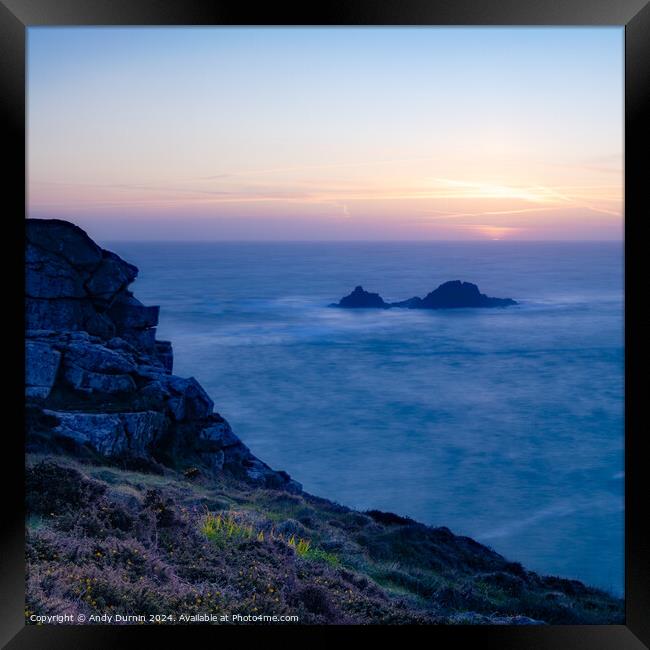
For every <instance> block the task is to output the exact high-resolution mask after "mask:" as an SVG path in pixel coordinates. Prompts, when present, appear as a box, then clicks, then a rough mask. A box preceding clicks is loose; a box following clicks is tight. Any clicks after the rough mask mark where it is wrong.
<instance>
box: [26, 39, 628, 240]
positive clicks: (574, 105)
mask: <svg viewBox="0 0 650 650" xmlns="http://www.w3.org/2000/svg"><path fill="white" fill-rule="evenodd" d="M28 120H29V122H28V179H29V185H28V198H29V214H30V215H31V216H40V217H61V218H69V219H71V220H73V221H75V222H76V223H79V224H80V225H82V226H83V227H84V228H86V229H87V230H88V231H89V233H90V234H91V235H94V236H97V237H99V238H103V239H143V238H147V236H150V237H152V238H163V239H165V238H169V239H174V238H184V239H206V238H207V239H366V238H370V239H423V238H425V239H483V238H489V239H496V238H511V239H518V238H519V239H620V238H621V236H622V223H623V217H622V191H623V190H622V187H623V186H622V152H623V141H622V139H623V135H622V134H623V29H622V28H614V27H608V28H422V27H420V28H50V27H47V28H45V27H38V28H30V29H29V31H28Z"/></svg>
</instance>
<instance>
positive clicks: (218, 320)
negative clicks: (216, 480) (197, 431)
mask: <svg viewBox="0 0 650 650" xmlns="http://www.w3.org/2000/svg"><path fill="white" fill-rule="evenodd" d="M103 245H104V246H105V247H107V248H109V249H111V250H114V251H115V252H117V253H118V254H119V255H121V256H122V257H124V258H125V259H126V260H127V261H129V262H131V263H134V264H136V265H137V266H138V267H139V269H140V274H139V277H138V279H137V280H136V282H135V284H134V285H133V286H132V289H133V291H134V293H135V295H136V297H137V298H139V299H140V300H141V301H142V302H144V303H145V304H157V305H160V306H161V316H160V325H159V328H158V338H160V339H169V340H171V341H172V343H173V346H174V372H175V374H179V375H183V376H195V377H196V378H197V379H198V380H199V381H200V382H201V384H202V385H203V386H204V388H205V389H206V390H207V391H208V393H209V394H210V396H211V397H212V399H213V400H214V402H215V410H217V411H218V412H219V413H221V415H223V416H224V417H225V418H226V419H227V420H228V421H229V422H230V424H231V426H232V427H233V429H234V431H235V433H236V434H237V435H238V436H239V437H240V438H241V439H242V440H243V441H244V442H245V443H246V444H247V445H248V446H249V447H250V448H251V450H252V451H253V453H254V454H256V455H257V456H258V457H260V458H261V459H262V460H264V461H265V462H266V463H268V464H269V465H271V466H272V467H273V468H275V469H284V470H286V471H287V472H288V473H289V474H291V476H292V477H293V478H295V479H296V480H298V481H300V482H301V483H302V484H303V486H304V489H305V490H306V491H308V492H310V493H312V494H316V495H318V496H322V497H326V498H329V499H332V500H335V501H338V502H340V503H342V504H345V505H347V506H350V507H354V508H358V509H371V508H374V509H379V510H387V511H392V512H396V513H399V514H401V515H406V516H409V517H412V518H414V519H417V520H419V521H422V522H424V523H427V524H430V525H433V526H447V527H448V528H450V529H451V530H452V531H453V532H454V533H457V534H462V535H468V536H470V537H473V538H474V539H476V540H478V541H480V542H482V543H484V544H486V545H488V546H490V547H492V548H493V549H495V550H496V551H497V552H499V553H501V554H502V555H505V556H506V557H507V558H508V559H511V560H512V561H518V562H521V563H522V564H523V565H524V566H525V567H526V568H529V569H532V570H535V571H537V572H540V573H544V574H553V575H559V576H562V577H568V578H576V579H579V580H582V581H584V582H586V583H588V584H591V585H594V586H598V587H601V588H605V589H607V590H609V591H610V592H612V593H614V594H617V595H622V593H623V580H624V575H623V559H624V552H623V549H624V525H623V519H624V510H623V496H624V429H623V421H624V406H623V402H624V399H623V398H624V322H623V305H624V295H623V246H622V244H621V243H548V242H544V243H543V242H534V243H516V242H506V241H489V242H488V241H486V242H470V243H468V242H464V243H460V242H414V243H370V242H368V243H360V242H354V243H353V242H349V243H330V242H320V243H304V242H289V243H269V242H264V243H235V242H225V243H222V242H205V243H167V242H165V243H140V242H129V243H125V242H104V243H103ZM447 280H464V281H469V282H474V283H475V284H477V285H478V286H479V289H480V290H481V291H482V292H483V293H487V294H488V295H490V296H496V297H508V298H514V299H515V300H517V301H518V302H519V303H520V304H519V305H518V306H515V307H508V308H505V309H474V310H472V309H463V310H448V311H412V310H401V309H391V310H386V311H384V310H377V311H373V310H360V311H357V310H343V309H334V308H330V307H328V305H329V303H332V302H337V301H338V300H339V299H340V298H341V297H342V296H344V295H346V294H348V293H349V292H350V291H351V290H352V289H353V288H354V287H355V286H356V285H358V284H361V285H363V287H364V289H366V290H368V291H372V292H378V293H380V294H381V296H382V297H383V298H384V299H385V300H387V301H395V300H403V299H406V298H410V297H412V296H415V295H418V296H424V295H425V294H426V293H428V292H429V291H431V290H433V289H434V288H436V287H437V286H438V285H439V284H441V283H442V282H444V281H447Z"/></svg>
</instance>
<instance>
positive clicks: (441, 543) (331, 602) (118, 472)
mask: <svg viewBox="0 0 650 650" xmlns="http://www.w3.org/2000/svg"><path fill="white" fill-rule="evenodd" d="M187 470H192V471H187ZM26 485H27V507H28V520H27V551H26V552H27V573H28V582H27V600H26V616H27V617H28V616H29V615H30V614H32V613H38V614H39V615H43V614H62V613H71V614H73V615H74V616H75V617H76V616H77V615H78V614H84V615H86V616H87V617H88V616H90V615H91V614H98V615H99V614H105V613H108V614H110V613H119V614H122V615H125V614H134V615H137V614H145V615H148V614H165V613H176V614H180V613H183V614H187V615H193V614H208V613H211V614H222V613H227V614H230V615H234V614H242V615H248V614H270V615H273V614H275V615H297V616H299V622H300V623H301V624H319V623H328V624H332V623H334V624H336V623H341V624H354V623H374V624H381V623H383V624H407V623H478V624H481V623H484V624H488V623H509V624H525V623H528V624H530V623H533V622H544V623H551V624H552V623H592V622H593V623H596V622H598V623H602V622H603V621H607V622H620V621H621V620H622V602H621V601H619V600H617V599H614V598H611V597H610V596H608V595H607V594H605V593H604V592H601V591H598V590H596V589H591V588H588V587H586V586H584V585H582V584H581V583H579V582H576V581H569V580H564V579H561V578H553V577H542V576H539V575H537V574H535V573H533V572H529V571H526V570H525V569H524V568H523V567H521V565H519V564H516V563H511V562H508V561H507V560H505V559H504V558H502V557H501V556H500V555H498V554H497V553H495V552H494V551H492V550H490V549H489V548H487V547H485V546H482V545H480V544H478V543H476V542H474V541H472V540H471V539H469V538H464V537H457V536H455V535H453V533H451V532H450V531H449V530H447V529H445V528H429V527H426V526H424V525H422V524H418V523H416V522H413V521H411V520H408V519H405V518H402V517H398V516H396V515H392V513H381V512H376V511H371V512H369V513H362V512H355V511H353V510H350V509H348V508H345V507H343V506H340V505H338V504H336V503H332V502H330V501H326V500H324V499H320V498H316V497H313V496H311V495H308V494H305V493H302V494H289V493H286V492H282V491H278V490H270V489H262V488H254V487H251V486H250V485H247V484H246V483H245V482H242V481H238V480H236V479H234V478H232V477H227V476H223V477H222V478H221V479H219V480H216V481H215V480H214V479H212V478H211V477H208V476H206V475H205V473H203V472H202V471H201V470H200V469H198V468H194V467H192V468H186V471H179V472H175V471H171V470H165V471H164V472H163V473H162V474H158V473H144V472H136V471H129V470H125V469H122V468H120V467H118V466H115V465H112V464H110V463H109V464H98V463H97V462H96V461H94V462H88V461H87V460H84V461H82V460H79V459H74V458H72V457H70V456H62V455H48V456H43V455H38V454H33V455H31V456H30V457H29V458H28V467H27V481H26ZM46 486H47V489H44V488H45V487H46Z"/></svg>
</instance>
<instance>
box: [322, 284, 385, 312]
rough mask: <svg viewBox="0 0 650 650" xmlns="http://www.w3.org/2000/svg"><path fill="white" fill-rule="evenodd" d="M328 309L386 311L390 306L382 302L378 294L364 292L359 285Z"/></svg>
mask: <svg viewBox="0 0 650 650" xmlns="http://www.w3.org/2000/svg"><path fill="white" fill-rule="evenodd" d="M330 307H345V308H346V309H388V308H389V307H390V305H389V304H388V303H386V302H384V300H383V298H382V297H381V296H380V295H379V294H378V293H370V292H369V291H365V290H364V288H363V287H362V286H361V285H359V286H357V287H355V289H354V291H353V292H352V293H350V294H349V295H347V296H344V297H343V298H341V300H339V301H338V303H334V304H332V305H330Z"/></svg>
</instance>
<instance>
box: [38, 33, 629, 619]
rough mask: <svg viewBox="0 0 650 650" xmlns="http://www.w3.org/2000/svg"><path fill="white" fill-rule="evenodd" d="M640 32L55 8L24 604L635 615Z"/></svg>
mask: <svg viewBox="0 0 650 650" xmlns="http://www.w3.org/2000/svg"><path fill="white" fill-rule="evenodd" d="M623 91H624V28H623V27H555V28H554V27H546V28H525V27H511V28H502V27H498V28H497V27H365V28H357V27H323V28H316V27H286V28H285V27H246V28H244V27H165V28H154V27H142V28H140V27H138V28H136V27H122V28H118V27H102V28H99V27H71V28H64V27H29V28H28V29H27V103H26V110H27V170H26V173H27V208H28V209H27V219H26V223H25V227H26V237H25V321H26V324H25V327H26V331H25V421H26V449H25V465H26V497H25V498H26V502H25V507H26V521H25V528H26V548H25V555H26V597H25V623H26V624H28V625H53V624H55V625H360V624H362V625H368V624H370V625H413V624H435V625H584V624H586V625H591V624H593V625H603V624H623V622H624V542H625V539H624V480H625V474H624V443H625V439H624V415H625V414H624V396H625V394H624V370H625V368H624V351H625V342H624V298H625V296H624V200H623V199H624V193H623V188H624V183H623V180H624V177H623V173H624V172H623V129H624V92H623Z"/></svg>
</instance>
